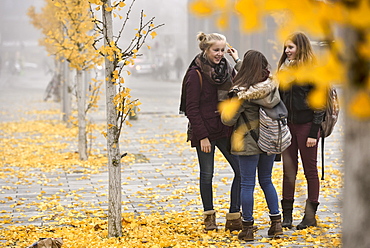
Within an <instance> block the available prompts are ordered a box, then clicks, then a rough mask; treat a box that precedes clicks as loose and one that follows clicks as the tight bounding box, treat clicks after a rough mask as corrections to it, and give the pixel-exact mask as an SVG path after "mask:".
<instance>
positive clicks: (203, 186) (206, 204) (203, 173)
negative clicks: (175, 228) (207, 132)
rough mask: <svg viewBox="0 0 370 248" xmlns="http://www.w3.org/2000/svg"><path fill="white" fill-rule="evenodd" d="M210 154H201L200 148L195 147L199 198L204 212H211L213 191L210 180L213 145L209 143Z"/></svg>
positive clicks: (212, 166) (211, 175) (212, 170)
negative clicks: (198, 171) (198, 176)
mask: <svg viewBox="0 0 370 248" xmlns="http://www.w3.org/2000/svg"><path fill="white" fill-rule="evenodd" d="M211 145H212V148H211V152H210V153H205V152H202V151H201V149H200V147H196V150H197V154H198V161H199V167H200V179H199V186H200V196H201V198H202V202H203V208H204V211H208V210H213V191H212V179H213V172H214V154H215V144H214V142H211Z"/></svg>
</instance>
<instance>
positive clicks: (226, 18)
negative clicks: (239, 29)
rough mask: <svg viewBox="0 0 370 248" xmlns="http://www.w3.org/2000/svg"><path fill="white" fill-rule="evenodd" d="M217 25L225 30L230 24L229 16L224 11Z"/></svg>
mask: <svg viewBox="0 0 370 248" xmlns="http://www.w3.org/2000/svg"><path fill="white" fill-rule="evenodd" d="M217 26H218V27H219V28H220V29H221V30H224V29H226V28H227V27H228V26H229V16H228V15H227V14H226V13H224V14H222V15H220V16H219V17H218V18H217Z"/></svg>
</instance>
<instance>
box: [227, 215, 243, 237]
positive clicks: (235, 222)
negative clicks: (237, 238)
mask: <svg viewBox="0 0 370 248" xmlns="http://www.w3.org/2000/svg"><path fill="white" fill-rule="evenodd" d="M225 230H226V231H227V230H230V232H232V231H240V230H242V215H241V214H240V212H237V213H227V214H226V224H225Z"/></svg>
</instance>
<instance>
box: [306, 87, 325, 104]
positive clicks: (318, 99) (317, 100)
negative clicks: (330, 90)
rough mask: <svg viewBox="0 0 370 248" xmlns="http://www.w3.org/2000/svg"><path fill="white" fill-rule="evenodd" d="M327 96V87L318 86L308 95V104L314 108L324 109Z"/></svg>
mask: <svg viewBox="0 0 370 248" xmlns="http://www.w3.org/2000/svg"><path fill="white" fill-rule="evenodd" d="M327 97H328V95H327V88H326V87H320V88H316V89H315V90H313V91H311V92H310V94H309V95H308V96H307V100H308V104H309V105H310V107H312V108H313V109H323V108H325V105H326V99H327Z"/></svg>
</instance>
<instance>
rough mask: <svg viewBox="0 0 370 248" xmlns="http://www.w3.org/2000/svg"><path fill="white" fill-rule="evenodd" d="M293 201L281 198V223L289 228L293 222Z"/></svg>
mask: <svg viewBox="0 0 370 248" xmlns="http://www.w3.org/2000/svg"><path fill="white" fill-rule="evenodd" d="M293 203H294V200H287V199H282V200H281V207H282V209H283V223H281V225H282V226H283V227H287V228H289V229H291V228H292V224H293Z"/></svg>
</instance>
